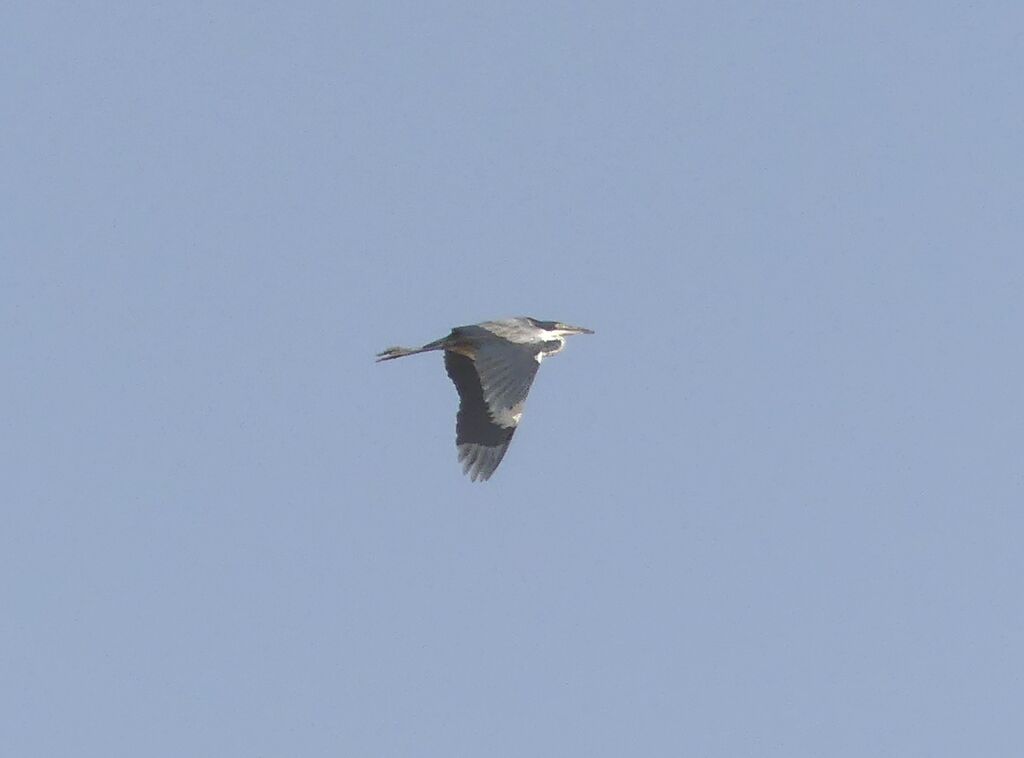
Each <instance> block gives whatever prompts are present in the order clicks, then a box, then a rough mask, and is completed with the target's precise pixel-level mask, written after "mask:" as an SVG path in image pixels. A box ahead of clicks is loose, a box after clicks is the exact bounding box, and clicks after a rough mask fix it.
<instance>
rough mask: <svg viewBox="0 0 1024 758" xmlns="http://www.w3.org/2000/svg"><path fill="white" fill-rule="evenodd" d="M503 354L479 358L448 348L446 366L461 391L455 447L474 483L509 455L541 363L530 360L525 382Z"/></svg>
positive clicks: (484, 354) (481, 354)
mask: <svg viewBox="0 0 1024 758" xmlns="http://www.w3.org/2000/svg"><path fill="white" fill-rule="evenodd" d="M497 352H498V351H494V350H489V349H487V348H481V349H480V350H478V351H477V353H476V360H475V362H474V360H472V359H470V358H468V357H466V356H465V355H462V354H461V353H455V352H452V351H450V350H446V351H445V354H444V366H445V370H446V371H447V372H448V376H450V377H451V379H452V381H453V382H454V383H455V389H456V390H458V393H459V413H458V416H457V418H456V422H455V444H456V447H457V448H458V451H459V461H460V462H461V463H462V471H463V473H465V474H469V477H470V478H471V479H472V480H473V481H474V482H475V481H476V480H477V479H482V480H487V479H489V478H490V477H491V474H493V473H494V470H495V469H496V468H498V464H499V463H501V459H502V458H504V457H505V451H506V450H508V446H509V443H510V442H511V441H512V435H513V434H515V431H516V425H517V424H518V423H519V418H520V416H521V415H522V408H523V403H524V401H525V400H526V395H527V393H528V392H529V391H530V384H531V383H532V382H533V377H534V375H535V374H536V373H537V365H538V364H537V362H536V361H535V360H533V358H530V357H529V355H528V354H527V355H526V357H527V358H528V359H529V363H530V364H532V365H527V364H525V363H523V364H521V365H520V366H519V370H520V371H522V370H524V369H525V370H526V374H525V379H524V377H523V376H520V375H517V373H516V366H514V365H512V364H511V363H510V362H508V361H505V362H502V361H501V360H500V356H499V355H497Z"/></svg>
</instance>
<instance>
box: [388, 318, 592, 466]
mask: <svg viewBox="0 0 1024 758" xmlns="http://www.w3.org/2000/svg"><path fill="white" fill-rule="evenodd" d="M592 333H593V332H591V330H589V329H584V328H583V327H578V326H569V325H567V324H562V323H559V322H557V321H540V320H538V319H534V318H529V317H525V316H524V317H520V318H512V319H500V320H496V321H485V322H483V323H480V324H474V325H471V326H459V327H455V328H454V329H452V330H451V333H450V334H449V335H448V336H447V337H443V338H441V339H439V340H435V341H434V342H430V343H427V344H426V345H424V346H423V347H419V348H403V347H392V348H389V349H387V350H385V351H383V352H381V353H378V355H377V360H378V362H379V361H388V360H393V359H395V358H402V357H404V356H407V355H415V354H417V353H425V352H430V351H434V350H443V351H444V363H445V370H446V371H447V372H448V376H449V377H450V378H451V380H452V382H453V383H454V384H455V389H456V390H457V391H458V393H459V412H458V414H457V416H456V424H455V444H456V447H457V449H458V454H459V462H460V463H462V470H463V473H465V474H468V475H469V477H470V479H472V480H473V481H477V480H483V481H486V480H487V479H489V478H490V477H491V475H492V474H493V473H494V471H495V469H497V467H498V464H500V463H501V460H502V458H504V457H505V452H506V451H507V450H508V446H509V444H510V443H511V441H512V435H513V434H515V430H516V427H517V426H518V424H519V420H520V418H521V417H522V413H523V407H524V405H525V403H526V396H527V394H528V393H529V392H530V386H531V385H532V384H533V379H534V377H535V376H536V374H537V369H538V367H539V366H540V362H541V361H542V360H543V359H544V358H545V357H546V356H548V355H554V354H555V353H558V352H560V351H561V350H562V348H563V347H564V346H565V337H566V336H567V335H570V334H592Z"/></svg>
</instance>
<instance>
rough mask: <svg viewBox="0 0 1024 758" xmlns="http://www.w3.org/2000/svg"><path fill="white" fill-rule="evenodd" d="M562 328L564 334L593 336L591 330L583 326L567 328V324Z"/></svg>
mask: <svg viewBox="0 0 1024 758" xmlns="http://www.w3.org/2000/svg"><path fill="white" fill-rule="evenodd" d="M562 328H563V329H564V330H565V332H566V334H593V333H594V330H593V329H587V328H586V327H585V326H569V325H568V324H564V325H563V326H562Z"/></svg>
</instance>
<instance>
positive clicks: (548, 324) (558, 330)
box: [530, 318, 594, 339]
mask: <svg viewBox="0 0 1024 758" xmlns="http://www.w3.org/2000/svg"><path fill="white" fill-rule="evenodd" d="M530 322H531V323H532V324H533V325H534V326H535V327H537V328H538V329H543V330H544V331H545V332H548V333H549V335H550V337H552V338H555V339H557V338H559V337H566V336H568V335H570V334H593V333H594V330H593V329H587V328H586V327H582V326H571V325H570V324H563V323H562V322H561V321H541V320H540V319H536V318H531V319H530Z"/></svg>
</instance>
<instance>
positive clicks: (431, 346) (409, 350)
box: [377, 337, 448, 363]
mask: <svg viewBox="0 0 1024 758" xmlns="http://www.w3.org/2000/svg"><path fill="white" fill-rule="evenodd" d="M447 342H448V338H447V337H445V338H444V339H440V340H435V341H434V342H430V343H428V344H426V345H424V346H423V347H389V348H388V349H387V350H384V351H383V352H380V353H377V363H380V362H381V361H393V360H394V359H395V358H404V357H405V356H407V355H416V354H417V353H429V352H430V351H431V350H444V349H445V346H446V345H447Z"/></svg>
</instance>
